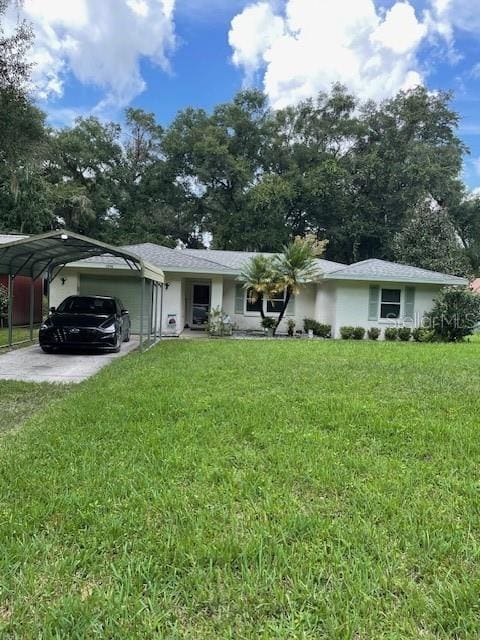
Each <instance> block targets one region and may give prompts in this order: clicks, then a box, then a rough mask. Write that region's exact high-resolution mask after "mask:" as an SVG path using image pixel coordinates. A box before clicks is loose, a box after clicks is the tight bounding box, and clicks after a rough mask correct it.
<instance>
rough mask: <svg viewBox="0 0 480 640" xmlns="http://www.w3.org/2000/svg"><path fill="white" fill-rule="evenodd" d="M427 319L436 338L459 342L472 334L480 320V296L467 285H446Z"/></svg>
mask: <svg viewBox="0 0 480 640" xmlns="http://www.w3.org/2000/svg"><path fill="white" fill-rule="evenodd" d="M425 320H426V323H427V325H428V328H429V329H430V330H431V331H432V332H433V336H432V337H433V339H434V340H440V341H442V342H459V341H461V340H463V339H464V338H465V336H469V335H471V334H472V333H473V331H474V329H475V326H476V325H477V323H478V322H479V321H480V296H479V295H478V293H474V292H473V291H470V289H468V288H467V287H446V288H445V289H442V291H440V293H439V294H438V296H437V298H436V299H435V302H434V306H433V309H432V310H431V311H429V312H428V313H426V314H425Z"/></svg>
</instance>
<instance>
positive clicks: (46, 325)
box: [40, 322, 51, 329]
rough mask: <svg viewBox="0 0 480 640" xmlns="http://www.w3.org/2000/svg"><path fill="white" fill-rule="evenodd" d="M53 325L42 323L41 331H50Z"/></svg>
mask: <svg viewBox="0 0 480 640" xmlns="http://www.w3.org/2000/svg"><path fill="white" fill-rule="evenodd" d="M50 327H51V325H50V324H47V323H46V322H42V324H41V325H40V329H50Z"/></svg>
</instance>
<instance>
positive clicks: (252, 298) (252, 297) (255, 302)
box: [245, 289, 263, 313]
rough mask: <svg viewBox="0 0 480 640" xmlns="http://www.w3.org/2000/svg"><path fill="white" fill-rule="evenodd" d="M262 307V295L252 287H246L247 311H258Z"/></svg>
mask: <svg viewBox="0 0 480 640" xmlns="http://www.w3.org/2000/svg"><path fill="white" fill-rule="evenodd" d="M262 309H263V296H262V295H261V294H259V293H256V292H255V291H254V290H253V289H248V291H247V295H246V302H245V310H246V311H247V313H254V312H257V313H259V312H260V311H261V310H262Z"/></svg>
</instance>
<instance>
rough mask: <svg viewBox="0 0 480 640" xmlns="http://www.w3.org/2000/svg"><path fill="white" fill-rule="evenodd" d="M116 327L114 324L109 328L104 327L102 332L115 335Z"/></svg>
mask: <svg viewBox="0 0 480 640" xmlns="http://www.w3.org/2000/svg"><path fill="white" fill-rule="evenodd" d="M115 330H116V327H115V325H114V324H111V325H109V326H108V327H103V328H102V331H104V332H105V333H115Z"/></svg>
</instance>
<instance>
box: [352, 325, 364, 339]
mask: <svg viewBox="0 0 480 640" xmlns="http://www.w3.org/2000/svg"><path fill="white" fill-rule="evenodd" d="M352 337H353V339H354V340H363V338H364V337H365V329H364V328H363V327H355V329H354V330H353V336H352Z"/></svg>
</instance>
